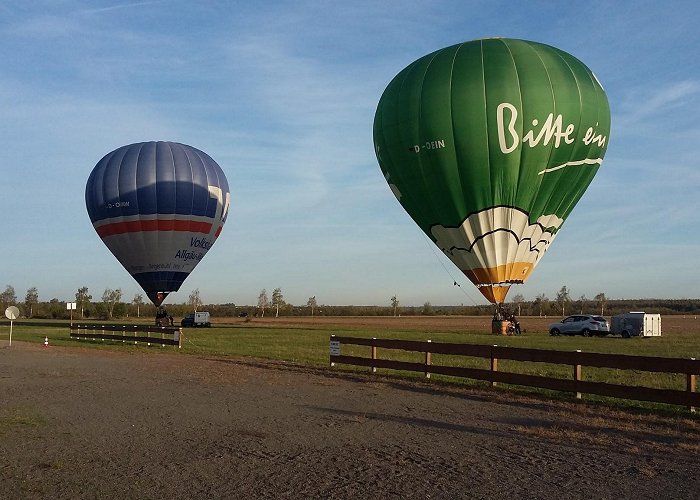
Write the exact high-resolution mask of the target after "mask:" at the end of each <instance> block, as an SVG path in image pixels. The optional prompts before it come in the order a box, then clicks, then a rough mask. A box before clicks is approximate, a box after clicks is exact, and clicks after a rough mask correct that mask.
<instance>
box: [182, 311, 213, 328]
mask: <svg viewBox="0 0 700 500" xmlns="http://www.w3.org/2000/svg"><path fill="white" fill-rule="evenodd" d="M180 326H194V327H200V326H203V327H210V326H211V323H210V320H209V313H208V312H205V311H195V312H193V313H190V314H188V315H187V316H185V317H184V318H183V319H182V321H181V322H180Z"/></svg>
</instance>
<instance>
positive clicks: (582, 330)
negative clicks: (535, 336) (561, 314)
mask: <svg viewBox="0 0 700 500" xmlns="http://www.w3.org/2000/svg"><path fill="white" fill-rule="evenodd" d="M608 333H610V328H609V327H608V322H607V320H606V319H605V318H604V317H602V316H593V315H590V314H576V315H573V316H569V317H567V318H565V319H564V320H562V321H561V322H559V323H552V324H551V325H549V334H550V335H552V336H557V335H583V336H584V337H590V336H592V335H599V336H603V335H607V334H608Z"/></svg>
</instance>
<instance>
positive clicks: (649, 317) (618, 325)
mask: <svg viewBox="0 0 700 500" xmlns="http://www.w3.org/2000/svg"><path fill="white" fill-rule="evenodd" d="M610 333H612V334H613V335H622V336H623V337H625V338H629V337H660V336H661V315H660V314H647V313H645V312H643V311H632V312H628V313H623V314H618V315H617V316H613V317H612V318H611V321H610Z"/></svg>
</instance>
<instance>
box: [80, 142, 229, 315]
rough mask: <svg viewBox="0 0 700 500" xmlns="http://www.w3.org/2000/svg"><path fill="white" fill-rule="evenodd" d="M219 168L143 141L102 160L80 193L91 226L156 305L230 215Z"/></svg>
mask: <svg viewBox="0 0 700 500" xmlns="http://www.w3.org/2000/svg"><path fill="white" fill-rule="evenodd" d="M230 198H231V195H230V193H229V187H228V182H227V180H226V176H225V175H224V172H223V170H221V167H219V165H218V164H217V163H216V162H215V161H214V160H213V159H212V158H211V157H210V156H209V155H207V154H206V153H204V152H202V151H200V150H198V149H196V148H193V147H191V146H187V145H185V144H179V143H175V142H160V141H159V142H142V143H138V144H131V145H128V146H123V147H121V148H118V149H116V150H114V151H112V152H111V153H109V154H107V155H106V156H105V157H104V158H102V159H101V160H100V161H99V162H98V163H97V165H96V166H95V168H94V169H93V170H92V172H91V174H90V177H89V178H88V181H87V186H86V187H85V204H86V206H87V211H88V215H89V216H90V220H91V221H92V225H93V227H94V228H95V231H97V234H98V235H99V236H100V238H101V239H102V241H103V242H104V244H105V245H107V248H109V250H110V251H111V252H112V253H113V254H114V256H115V257H116V258H117V260H119V262H120V263H121V264H122V266H124V268H125V269H126V270H127V271H128V272H129V274H131V275H132V276H133V277H134V279H135V280H136V281H137V282H138V284H139V285H140V286H141V288H143V290H144V291H145V292H146V295H147V296H148V298H149V299H151V301H152V302H153V303H154V304H155V305H156V306H159V305H161V303H162V302H163V300H165V298H166V297H167V295H168V294H169V293H170V292H176V291H178V290H179V289H180V286H181V285H182V283H183V282H184V281H185V279H186V278H187V277H188V276H189V274H190V273H191V272H192V270H194V268H195V267H196V266H197V264H198V263H199V262H201V260H202V259H203V258H204V256H205V255H206V254H207V252H208V251H209V249H210V248H211V247H212V245H213V244H214V242H215V241H216V239H217V238H218V237H219V235H220V234H221V230H222V228H223V226H224V223H225V222H226V216H227V215H228V210H229V204H230Z"/></svg>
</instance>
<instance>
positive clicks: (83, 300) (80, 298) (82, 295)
mask: <svg viewBox="0 0 700 500" xmlns="http://www.w3.org/2000/svg"><path fill="white" fill-rule="evenodd" d="M91 300H92V295H90V294H89V293H88V287H86V286H84V287H81V288H78V291H77V292H76V293H75V302H76V305H77V306H78V307H79V308H80V317H81V318H84V317H85V314H84V310H85V307H87V306H89V305H90V301H91Z"/></svg>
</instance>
